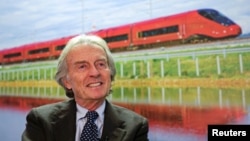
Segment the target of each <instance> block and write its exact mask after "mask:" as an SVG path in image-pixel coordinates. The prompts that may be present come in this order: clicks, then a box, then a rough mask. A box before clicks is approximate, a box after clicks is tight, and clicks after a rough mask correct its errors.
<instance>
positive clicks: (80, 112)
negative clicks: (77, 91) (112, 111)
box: [76, 101, 106, 120]
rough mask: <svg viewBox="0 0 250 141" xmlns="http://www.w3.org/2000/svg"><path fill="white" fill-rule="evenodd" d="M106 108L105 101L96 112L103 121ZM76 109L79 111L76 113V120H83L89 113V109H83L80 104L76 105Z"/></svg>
mask: <svg viewBox="0 0 250 141" xmlns="http://www.w3.org/2000/svg"><path fill="white" fill-rule="evenodd" d="M105 106H106V101H104V102H103V103H102V105H101V106H100V107H98V108H97V109H96V110H95V111H96V112H97V113H98V115H99V117H98V118H100V119H101V120H103V119H104V109H105ZM76 109H77V112H76V119H77V120H80V119H82V118H83V117H84V116H85V115H86V113H87V112H88V109H86V108H83V107H81V106H80V105H78V104H76Z"/></svg>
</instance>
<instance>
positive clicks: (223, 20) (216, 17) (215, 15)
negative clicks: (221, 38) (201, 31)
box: [198, 9, 235, 26]
mask: <svg viewBox="0 0 250 141" xmlns="http://www.w3.org/2000/svg"><path fill="white" fill-rule="evenodd" d="M198 13H199V14H200V15H201V16H203V17H205V18H207V19H209V20H212V21H215V22H217V23H219V24H221V25H224V26H230V25H233V24H235V23H234V22H233V21H232V20H230V19H229V18H227V17H226V16H224V15H223V14H221V13H220V12H218V11H216V10H212V9H202V10H198Z"/></svg>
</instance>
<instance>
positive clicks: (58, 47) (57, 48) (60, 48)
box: [56, 45, 65, 50]
mask: <svg viewBox="0 0 250 141" xmlns="http://www.w3.org/2000/svg"><path fill="white" fill-rule="evenodd" d="M64 47H65V45H60V46H57V47H56V50H63V48H64Z"/></svg>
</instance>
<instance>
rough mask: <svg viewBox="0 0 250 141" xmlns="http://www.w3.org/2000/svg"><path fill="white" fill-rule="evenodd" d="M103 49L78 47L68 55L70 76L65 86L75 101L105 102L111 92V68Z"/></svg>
mask: <svg viewBox="0 0 250 141" xmlns="http://www.w3.org/2000/svg"><path fill="white" fill-rule="evenodd" d="M107 61H108V60H107V56H106V53H105V51H104V50H103V49H102V48H101V47H96V46H90V45H78V46H76V47H74V48H73V49H72V50H71V51H70V52H69V54H68V56H67V58H66V62H67V65H68V74H67V77H66V79H65V80H64V84H65V86H66V87H67V88H68V89H72V90H73V92H74V96H75V100H76V101H78V100H99V99H100V100H103V99H105V97H106V95H107V94H108V93H109V91H110V87H111V78H110V76H111V75H110V68H109V66H108V62H107Z"/></svg>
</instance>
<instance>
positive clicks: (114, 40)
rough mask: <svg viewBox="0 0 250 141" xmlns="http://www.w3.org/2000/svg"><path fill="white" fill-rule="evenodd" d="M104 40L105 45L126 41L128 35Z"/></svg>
mask: <svg viewBox="0 0 250 141" xmlns="http://www.w3.org/2000/svg"><path fill="white" fill-rule="evenodd" d="M104 40H105V41H106V42H107V43H110V42H118V41H123V40H128V34H122V35H117V36H111V37H106V38H104Z"/></svg>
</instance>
